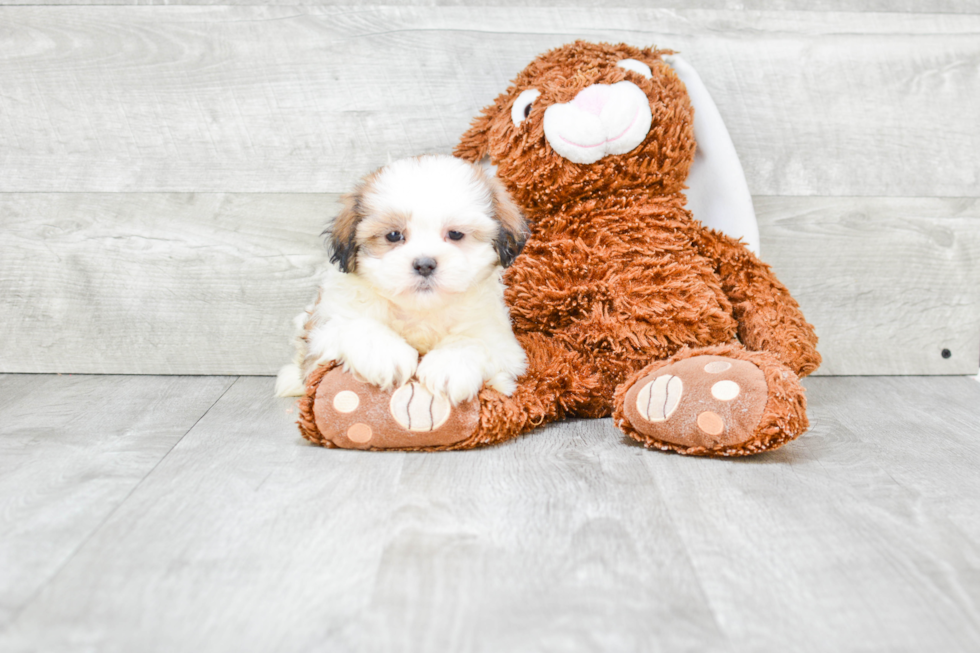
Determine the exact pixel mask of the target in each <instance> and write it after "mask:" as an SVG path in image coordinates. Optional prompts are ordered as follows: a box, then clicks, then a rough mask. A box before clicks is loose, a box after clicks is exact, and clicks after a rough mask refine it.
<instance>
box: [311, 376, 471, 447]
mask: <svg viewBox="0 0 980 653" xmlns="http://www.w3.org/2000/svg"><path fill="white" fill-rule="evenodd" d="M313 417H314V419H315V422H316V427H317V429H318V430H319V432H320V434H321V436H322V437H323V438H324V439H325V440H328V441H329V442H330V443H331V444H333V445H335V446H338V447H343V448H348V449H420V448H436V447H445V446H449V445H452V444H454V443H457V442H460V441H462V440H464V439H466V438H468V437H470V436H471V435H472V434H473V432H474V431H475V430H476V428H477V426H478V425H479V419H480V403H479V401H478V400H475V399H474V400H470V401H467V402H463V403H462V404H460V405H458V406H456V407H453V406H452V405H450V403H449V400H448V399H446V398H444V397H441V396H439V397H434V396H433V395H432V393H430V392H428V391H426V389H425V388H424V387H423V386H422V385H421V384H419V383H418V382H412V383H410V384H408V385H405V386H403V387H401V388H399V389H397V390H395V391H394V392H388V391H384V390H381V389H380V388H378V387H376V386H372V385H370V384H368V383H364V382H363V381H360V380H358V379H357V378H355V377H354V376H352V375H351V374H348V373H347V372H344V371H343V370H341V369H339V368H338V369H333V370H331V371H330V372H327V373H326V374H325V375H324V376H323V378H322V379H321V380H320V384H319V386H318V387H317V390H316V399H315V402H314V404H313Z"/></svg>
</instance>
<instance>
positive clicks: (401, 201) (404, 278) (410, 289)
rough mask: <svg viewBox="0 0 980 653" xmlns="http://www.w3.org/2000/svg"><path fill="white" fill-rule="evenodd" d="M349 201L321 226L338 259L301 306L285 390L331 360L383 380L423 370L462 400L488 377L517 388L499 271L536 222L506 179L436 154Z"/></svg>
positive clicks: (365, 185) (381, 176)
mask: <svg viewBox="0 0 980 653" xmlns="http://www.w3.org/2000/svg"><path fill="white" fill-rule="evenodd" d="M343 206H344V208H343V210H342V212H341V213H340V215H339V216H337V218H336V219H335V220H334V221H333V223H332V224H331V225H330V226H329V227H328V228H327V230H326V231H325V232H324V234H326V235H328V242H329V246H330V249H331V257H330V262H331V263H333V264H334V265H332V266H329V267H328V268H327V269H326V272H325V273H324V274H323V277H322V283H321V285H320V290H319V294H318V298H317V301H316V303H315V304H314V305H313V306H311V307H310V308H308V309H307V311H306V313H304V314H301V315H300V316H298V317H297V320H296V324H297V326H298V330H299V334H298V338H297V353H296V358H295V360H294V363H293V364H292V365H287V366H285V367H284V368H283V369H282V370H281V371H280V372H279V378H278V379H277V382H276V394H277V395H279V396H290V395H300V394H303V392H304V386H305V381H306V378H307V376H308V375H309V374H310V373H311V372H312V371H313V370H314V369H315V368H316V367H317V365H319V364H321V363H326V362H329V361H336V362H337V363H339V364H341V365H343V367H344V369H345V370H346V371H348V372H352V373H353V374H354V375H356V376H358V377H360V378H361V379H362V380H364V381H366V382H368V383H371V384H373V385H376V386H379V387H381V388H383V389H386V390H388V389H392V388H396V387H399V386H401V385H403V384H404V383H405V382H407V381H408V380H409V379H411V378H412V377H413V376H417V378H418V381H419V382H420V383H421V384H422V385H423V386H424V387H425V388H426V389H428V390H429V391H430V392H432V393H433V394H442V395H444V396H446V397H448V399H449V400H450V402H452V403H453V404H454V405H455V404H458V403H460V402H463V401H466V400H468V399H471V398H473V397H475V396H476V394H477V392H479V390H480V388H481V386H482V385H483V384H484V383H487V385H488V386H489V387H491V388H494V389H496V390H498V391H500V392H502V393H503V394H506V395H509V394H511V393H513V392H514V389H515V388H516V379H517V377H518V376H520V375H521V374H522V373H523V372H524V369H525V367H526V358H525V355H524V350H523V349H521V346H520V344H518V342H517V339H516V338H515V337H514V334H513V332H512V331H511V325H510V316H509V314H508V312H507V307H506V305H505V304H504V295H503V290H504V286H503V281H502V274H503V269H504V268H505V267H507V266H508V265H510V264H511V262H512V261H513V260H514V258H515V257H516V256H517V255H518V254H519V253H520V251H521V249H522V248H523V247H524V241H525V240H526V238H527V227H526V226H525V224H524V219H523V217H522V216H521V213H520V211H519V209H518V208H517V206H516V205H515V204H514V202H513V201H512V200H511V199H510V196H509V195H508V194H507V192H506V191H505V190H504V188H503V186H502V185H501V184H500V183H499V182H498V181H497V180H496V179H494V178H492V177H490V176H488V175H487V174H485V173H484V172H483V170H482V169H481V168H479V167H477V166H475V165H472V164H470V163H467V162H466V161H463V160H462V159H457V158H454V157H451V156H436V155H428V156H421V157H418V158H414V159H403V160H400V161H396V162H394V163H390V164H388V165H387V166H384V167H383V168H381V169H379V170H378V171H376V172H374V173H373V174H371V175H369V176H368V177H366V178H365V179H364V180H362V181H361V183H360V184H359V185H358V187H357V188H356V189H355V190H354V192H353V193H351V194H349V195H347V196H345V197H344V199H343ZM420 354H421V355H422V360H421V362H420V361H419V355H420Z"/></svg>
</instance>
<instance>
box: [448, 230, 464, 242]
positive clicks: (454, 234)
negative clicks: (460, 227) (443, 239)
mask: <svg viewBox="0 0 980 653" xmlns="http://www.w3.org/2000/svg"><path fill="white" fill-rule="evenodd" d="M446 235H447V236H449V240H463V236H465V235H466V234H464V233H463V232H462V231H450V232H449V233H448V234H446Z"/></svg>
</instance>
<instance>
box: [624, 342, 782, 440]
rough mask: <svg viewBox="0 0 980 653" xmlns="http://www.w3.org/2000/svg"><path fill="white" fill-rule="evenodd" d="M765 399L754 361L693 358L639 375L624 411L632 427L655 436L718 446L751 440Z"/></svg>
mask: <svg viewBox="0 0 980 653" xmlns="http://www.w3.org/2000/svg"><path fill="white" fill-rule="evenodd" d="M767 400H768V391H767V386H766V379H765V375H764V374H763V372H762V370H760V369H759V368H758V367H756V366H755V365H754V364H752V363H750V362H748V361H743V360H737V359H732V358H725V357H723V356H695V357H693V358H687V359H684V360H681V361H678V362H676V363H672V364H670V365H667V366H666V367H662V368H660V369H658V370H657V371H655V372H654V373H652V374H650V375H648V376H646V377H644V378H641V379H640V380H639V381H637V382H636V383H635V384H634V385H633V387H631V388H630V389H629V390H628V391H627V393H626V398H625V404H624V406H623V410H624V413H625V414H626V418H627V420H629V422H630V424H631V425H632V426H633V428H634V429H636V430H637V431H638V432H639V433H641V434H643V435H645V436H649V437H650V438H652V439H654V440H660V441H662V442H669V443H671V444H675V445H680V446H683V447H703V448H705V449H707V450H716V449H721V448H725V447H730V446H733V445H737V444H739V443H742V442H746V441H747V440H750V439H751V438H753V437H754V436H755V429H756V427H757V426H758V425H759V422H760V420H761V419H762V413H763V410H764V409H765V407H766V402H767Z"/></svg>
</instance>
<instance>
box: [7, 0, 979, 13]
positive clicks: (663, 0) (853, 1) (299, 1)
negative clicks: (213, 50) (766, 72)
mask: <svg viewBox="0 0 980 653" xmlns="http://www.w3.org/2000/svg"><path fill="white" fill-rule="evenodd" d="M226 4H228V0H34V1H32V0H0V6H3V5H21V6H45V5H55V6H71V5H120V6H126V5H171V6H174V5H177V6H179V5H226ZM235 4H236V5H266V6H290V7H293V6H324V7H350V6H352V4H353V3H352V2H351V0H238V1H237V2H235ZM383 4H385V5H386V6H394V7H590V8H599V7H602V8H607V9H608V8H612V7H617V8H633V7H649V6H650V4H651V3H650V2H648V1H647V0H614V1H613V2H609V1H604V0H387V1H386V2H384V3H383ZM655 4H656V6H657V8H659V9H728V10H751V11H760V10H765V11H776V10H789V11H834V12H910V13H925V14H975V13H980V0H657V2H656V3H655Z"/></svg>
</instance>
